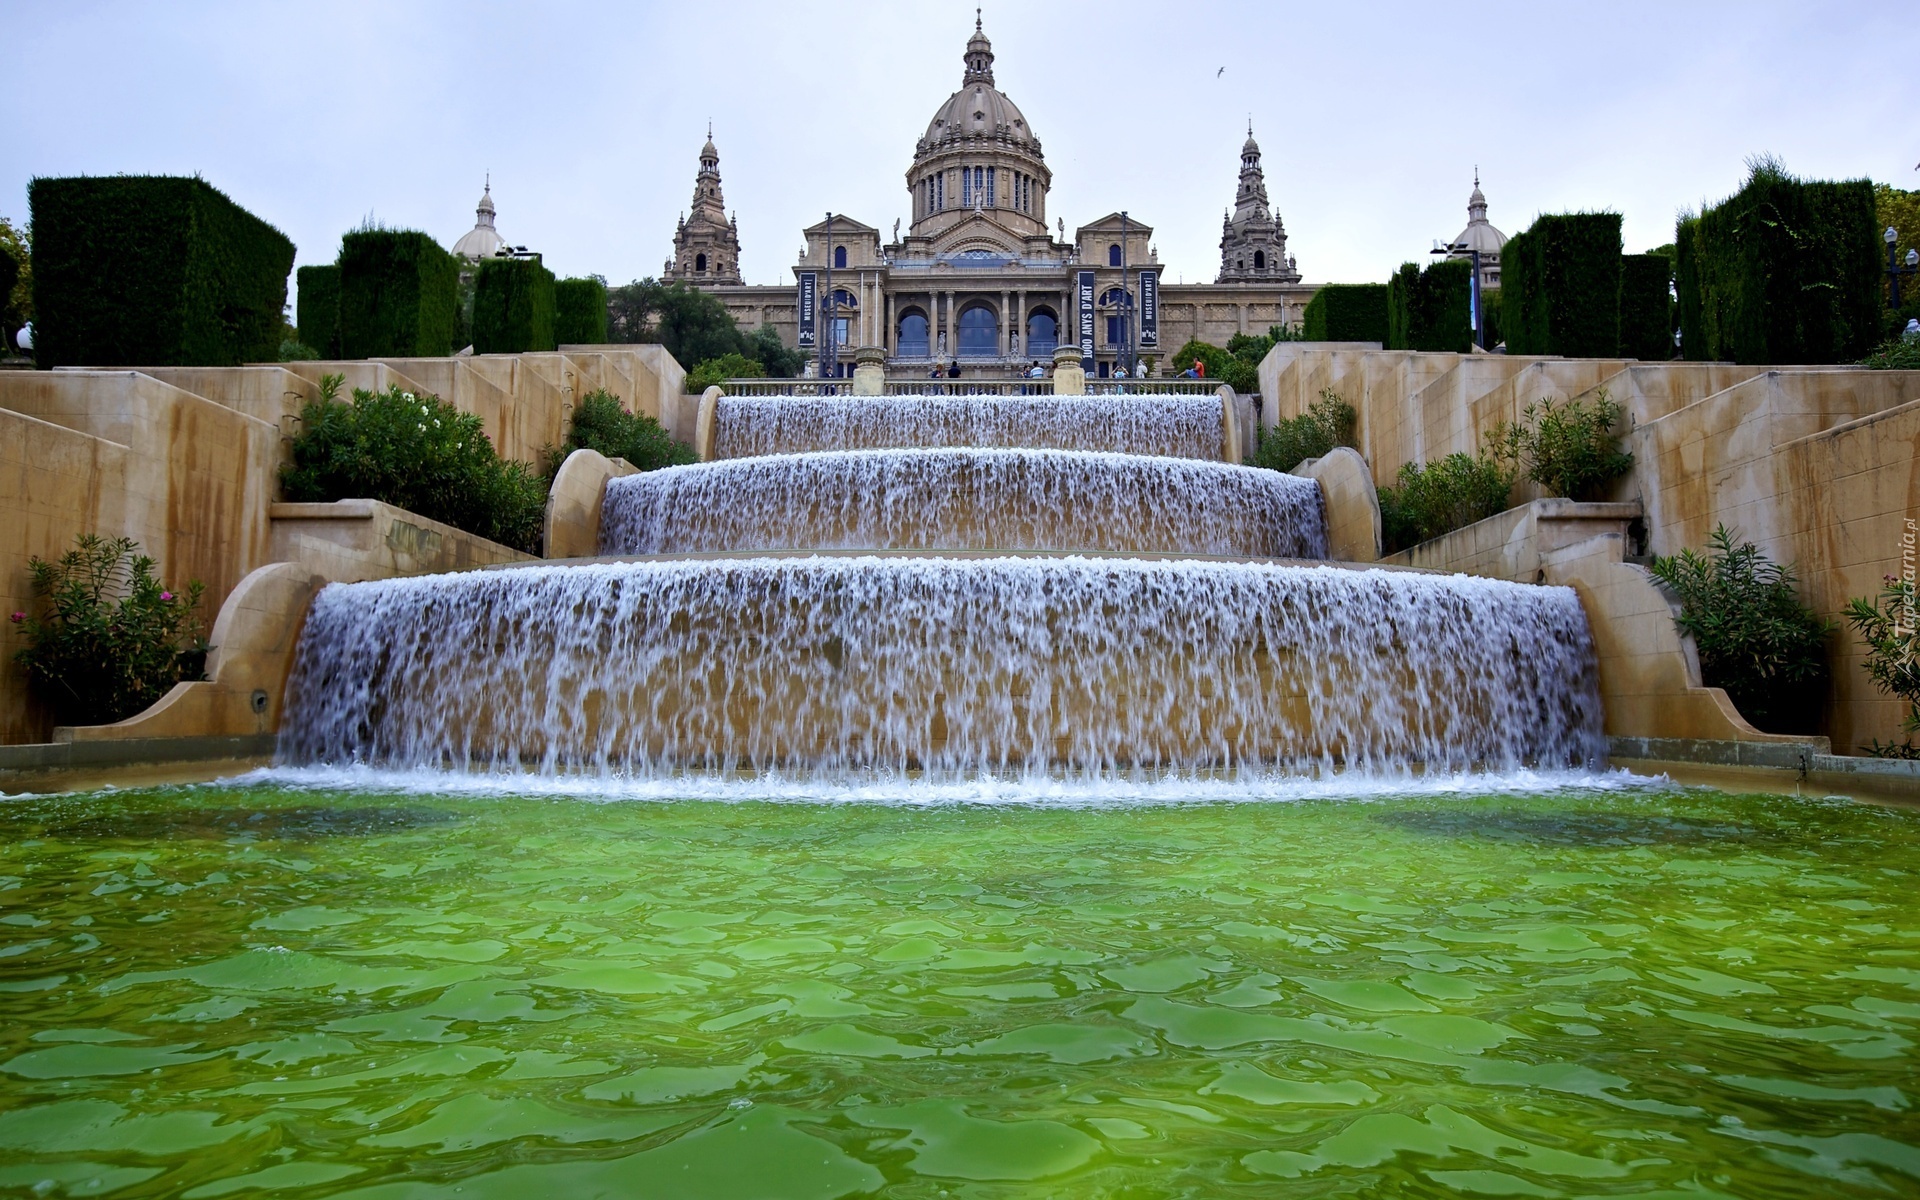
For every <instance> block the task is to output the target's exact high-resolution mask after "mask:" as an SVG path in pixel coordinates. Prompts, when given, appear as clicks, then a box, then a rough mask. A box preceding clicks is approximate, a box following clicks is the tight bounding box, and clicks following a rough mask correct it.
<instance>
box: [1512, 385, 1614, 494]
mask: <svg viewBox="0 0 1920 1200" xmlns="http://www.w3.org/2000/svg"><path fill="white" fill-rule="evenodd" d="M1620 417H1621V408H1620V405H1619V404H1618V403H1616V402H1615V401H1614V399H1613V397H1611V396H1609V395H1608V394H1607V389H1605V388H1601V389H1600V390H1599V391H1598V393H1597V394H1596V395H1595V397H1594V399H1593V402H1592V403H1587V402H1585V401H1581V400H1567V401H1560V402H1555V401H1554V400H1553V399H1552V398H1551V397H1546V398H1543V399H1542V400H1541V401H1540V402H1539V403H1538V404H1529V405H1527V407H1526V409H1525V410H1524V411H1523V412H1522V413H1521V416H1520V420H1519V421H1518V422H1515V423H1513V424H1507V423H1505V422H1503V423H1501V424H1500V425H1499V426H1497V427H1496V428H1495V429H1494V431H1493V432H1492V433H1491V434H1490V435H1489V436H1488V442H1489V444H1490V445H1491V446H1492V447H1493V448H1494V452H1495V454H1496V455H1497V456H1498V457H1500V458H1502V459H1504V460H1506V461H1509V462H1511V463H1513V464H1514V465H1515V466H1516V467H1517V468H1519V469H1521V470H1524V471H1525V473H1526V478H1528V479H1530V480H1532V481H1533V482H1534V483H1537V484H1539V485H1540V486H1541V487H1543V488H1545V489H1546V490H1547V492H1548V494H1550V495H1554V496H1565V497H1567V498H1568V499H1570V500H1592V499H1596V498H1597V497H1598V496H1599V494H1600V492H1601V491H1602V489H1604V488H1605V487H1606V485H1607V484H1609V483H1611V482H1613V481H1614V480H1615V479H1618V478H1619V477H1620V476H1622V475H1625V474H1626V473H1627V472H1628V471H1631V470H1632V469H1633V455H1632V454H1629V453H1627V452H1626V451H1624V450H1622V449H1620V440H1619V438H1618V437H1617V436H1616V435H1615V434H1614V432H1613V427H1614V426H1615V425H1617V424H1619V422H1620Z"/></svg>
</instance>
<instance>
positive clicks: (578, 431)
mask: <svg viewBox="0 0 1920 1200" xmlns="http://www.w3.org/2000/svg"><path fill="white" fill-rule="evenodd" d="M702 390H703V391H704V390H705V389H702ZM575 450H598V451H599V452H600V453H602V454H604V455H606V456H607V457H608V458H624V459H626V460H627V461H628V462H629V463H632V464H633V465H634V466H636V467H638V468H639V469H640V470H642V471H656V470H658V469H660V468H661V467H677V466H683V465H685V464H687V463H695V462H699V461H700V457H699V456H698V455H696V454H695V453H694V452H693V451H692V450H691V449H690V448H688V447H686V446H683V445H681V444H680V443H679V442H676V441H674V440H673V437H672V435H671V434H669V433H668V432H667V431H666V430H665V429H663V428H661V426H660V422H658V421H656V420H654V419H653V418H652V417H648V416H642V415H640V414H637V413H630V412H628V411H627V410H626V409H625V408H624V407H622V405H621V404H620V397H618V396H616V395H614V394H613V393H612V392H609V391H607V390H605V389H604V388H603V389H600V390H597V391H592V392H588V393H587V394H586V395H585V396H582V397H581V398H580V403H578V404H576V405H574V408H573V418H572V420H571V421H569V422H568V425H567V439H566V441H565V442H564V443H563V444H562V445H561V446H560V448H559V449H557V450H549V451H548V452H547V454H546V468H547V472H546V473H547V478H548V479H549V480H551V479H552V478H553V477H554V476H555V475H557V474H559V473H560V465H561V464H562V463H564V462H566V461H567V455H569V454H572V453H573V452H574V451H575Z"/></svg>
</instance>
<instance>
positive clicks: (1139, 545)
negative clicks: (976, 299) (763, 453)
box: [600, 450, 1327, 558]
mask: <svg viewBox="0 0 1920 1200" xmlns="http://www.w3.org/2000/svg"><path fill="white" fill-rule="evenodd" d="M1326 547H1327V535H1326V516H1325V512H1324V502H1323V500H1322V498H1321V494H1320V485H1319V484H1317V483H1315V482H1313V481H1312V480H1308V479H1299V478H1296V477H1294V476H1292V475H1282V474H1279V473H1278V472H1274V471H1249V470H1246V469H1244V468H1240V467H1232V466H1228V465H1226V464H1225V463H1209V462H1198V461H1195V460H1192V459H1176V458H1148V457H1144V456H1140V455H1127V454H1097V453H1092V452H1088V451H1077V450H858V451H850V452H842V453H832V454H779V455H771V456H768V457H765V458H739V459H726V460H722V461H720V462H714V463H701V464H699V465H697V466H688V467H674V468H670V469H668V470H664V471H650V472H646V473H644V474H640V475H629V476H627V477H625V478H622V479H614V480H610V481H609V482H608V484H607V490H606V497H605V499H604V501H603V502H602V505H601V510H600V552H601V553H602V554H684V553H692V552H701V551H724V550H807V549H823V550H824V549H835V550H995V549H999V550H1081V551H1108V552H1121V553H1134V554H1155V553H1188V554H1219V555H1239V556H1245V557H1256V558H1324V557H1326V552H1327V549H1326Z"/></svg>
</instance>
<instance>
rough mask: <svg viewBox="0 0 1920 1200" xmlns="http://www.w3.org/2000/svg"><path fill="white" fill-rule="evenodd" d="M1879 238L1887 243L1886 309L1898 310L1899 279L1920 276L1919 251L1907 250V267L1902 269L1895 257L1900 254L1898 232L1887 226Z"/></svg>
mask: <svg viewBox="0 0 1920 1200" xmlns="http://www.w3.org/2000/svg"><path fill="white" fill-rule="evenodd" d="M1880 236H1881V238H1882V239H1883V240H1885V242H1886V243H1887V307H1888V308H1891V309H1895V310H1898V309H1899V307H1900V277H1901V276H1902V275H1913V274H1920V250H1908V251H1907V265H1906V266H1904V267H1903V266H1901V265H1900V260H1899V259H1898V258H1897V257H1896V256H1897V255H1898V254H1899V253H1900V250H1899V247H1900V231H1899V230H1898V229H1895V228H1894V227H1893V226H1891V225H1889V226H1887V231H1886V232H1885V233H1883V234H1881V235H1880Z"/></svg>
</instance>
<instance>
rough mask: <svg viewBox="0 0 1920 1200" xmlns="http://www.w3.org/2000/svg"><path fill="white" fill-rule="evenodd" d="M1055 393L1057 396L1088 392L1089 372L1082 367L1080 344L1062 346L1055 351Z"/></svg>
mask: <svg viewBox="0 0 1920 1200" xmlns="http://www.w3.org/2000/svg"><path fill="white" fill-rule="evenodd" d="M1053 394H1054V395H1056V396H1084V395H1086V394H1087V373H1086V371H1084V370H1082V369H1081V367H1080V345H1079V343H1078V342H1075V343H1074V344H1073V345H1071V346H1061V347H1059V348H1058V349H1056V350H1054V352H1053Z"/></svg>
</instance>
